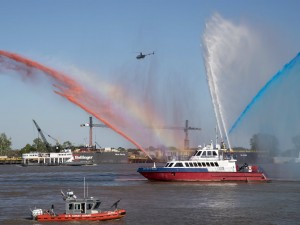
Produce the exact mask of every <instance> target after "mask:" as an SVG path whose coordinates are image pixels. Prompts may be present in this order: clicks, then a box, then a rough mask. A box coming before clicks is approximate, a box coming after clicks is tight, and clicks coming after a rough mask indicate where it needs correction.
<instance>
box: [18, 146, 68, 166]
mask: <svg viewBox="0 0 300 225" xmlns="http://www.w3.org/2000/svg"><path fill="white" fill-rule="evenodd" d="M73 159H74V157H73V153H72V151H71V149H64V150H62V151H60V152H30V153H25V154H22V162H23V164H24V165H29V164H41V165H43V164H44V165H59V164H64V163H66V162H72V161H73Z"/></svg>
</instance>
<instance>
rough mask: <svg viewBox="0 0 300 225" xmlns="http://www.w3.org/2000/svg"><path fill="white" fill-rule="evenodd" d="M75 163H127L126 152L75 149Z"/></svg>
mask: <svg viewBox="0 0 300 225" xmlns="http://www.w3.org/2000/svg"><path fill="white" fill-rule="evenodd" d="M73 156H74V160H75V161H80V162H84V161H89V162H91V163H92V164H96V165H99V164H103V163H128V152H127V151H125V150H119V149H114V148H105V149H97V150H89V149H77V150H75V151H74V152H73Z"/></svg>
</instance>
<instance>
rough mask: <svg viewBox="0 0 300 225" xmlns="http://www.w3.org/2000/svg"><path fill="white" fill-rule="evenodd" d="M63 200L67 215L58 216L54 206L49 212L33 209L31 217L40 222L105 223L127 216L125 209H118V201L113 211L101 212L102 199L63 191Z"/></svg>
mask: <svg viewBox="0 0 300 225" xmlns="http://www.w3.org/2000/svg"><path fill="white" fill-rule="evenodd" d="M61 194H62V196H63V200H64V201H65V213H62V214H56V213H55V212H54V206H53V205H52V206H51V209H49V210H43V209H37V208H36V209H33V210H31V217H32V219H33V220H37V221H40V222H49V221H104V220H115V219H120V218H122V217H124V216H125V215H126V210H125V209H118V203H119V202H120V200H118V201H116V202H115V203H114V204H113V205H112V206H111V209H112V208H114V210H108V211H101V210H100V209H99V207H100V204H101V201H100V199H97V198H93V197H84V198H81V199H80V198H77V197H76V195H75V194H74V192H73V191H68V192H66V194H65V193H64V192H63V191H61Z"/></svg>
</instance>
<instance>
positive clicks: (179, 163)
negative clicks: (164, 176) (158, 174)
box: [175, 162, 183, 167]
mask: <svg viewBox="0 0 300 225" xmlns="http://www.w3.org/2000/svg"><path fill="white" fill-rule="evenodd" d="M175 167H183V164H182V163H181V162H178V163H176V165H175Z"/></svg>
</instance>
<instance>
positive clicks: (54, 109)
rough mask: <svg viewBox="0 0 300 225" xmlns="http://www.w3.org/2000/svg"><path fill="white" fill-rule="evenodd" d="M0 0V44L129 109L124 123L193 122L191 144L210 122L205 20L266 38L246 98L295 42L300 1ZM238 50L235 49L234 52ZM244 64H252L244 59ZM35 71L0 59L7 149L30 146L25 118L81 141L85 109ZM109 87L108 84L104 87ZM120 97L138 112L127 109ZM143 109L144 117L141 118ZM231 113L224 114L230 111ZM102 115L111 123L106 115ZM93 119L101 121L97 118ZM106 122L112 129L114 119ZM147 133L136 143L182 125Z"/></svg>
mask: <svg viewBox="0 0 300 225" xmlns="http://www.w3.org/2000/svg"><path fill="white" fill-rule="evenodd" d="M0 3H1V7H0V27H1V35H0V43H1V48H0V49H1V50H4V51H8V52H13V53H17V54H19V55H22V56H24V57H27V58H29V59H32V60H34V61H37V62H39V63H41V64H43V65H46V66H49V67H51V68H53V69H55V70H57V71H62V72H63V73H65V74H68V76H70V77H72V78H74V79H76V80H77V81H78V82H79V83H82V85H84V86H85V87H88V88H90V90H91V91H92V92H93V93H95V95H97V94H99V93H100V94H99V95H101V97H102V99H104V101H107V102H108V104H112V105H114V104H115V102H118V106H117V107H115V108H114V109H115V110H116V112H115V113H116V114H117V115H119V116H120V117H122V115H123V114H124V115H126V117H127V115H129V116H130V121H131V123H132V124H134V123H141V125H140V126H139V128H140V127H142V125H143V122H144V120H147V124H148V125H149V123H150V124H151V125H153V126H174V127H175V126H176V127H183V126H184V125H185V120H189V125H190V126H191V127H199V128H202V130H201V131H190V132H189V137H190V141H191V143H190V145H191V146H197V145H199V144H203V143H205V142H206V143H208V142H210V140H211V139H213V138H214V137H215V127H216V124H217V122H216V117H215V114H214V109H213V104H212V99H211V96H210V91H209V85H208V82H207V74H206V68H205V62H204V50H203V43H202V41H203V35H204V34H205V32H207V27H206V24H207V23H208V21H210V20H211V19H212V18H214V16H215V15H219V16H220V17H221V18H222V19H221V21H227V22H228V23H231V24H234V25H235V26H239V25H241V26H245V27H248V28H249V30H250V31H252V30H254V31H255V32H257V33H258V34H259V37H260V38H261V40H262V43H267V44H265V45H263V47H264V48H266V52H268V54H266V55H268V56H270V57H269V58H268V67H267V68H268V69H267V70H265V71H264V74H263V75H255V74H253V75H252V76H253V79H252V81H256V80H261V82H259V85H258V86H257V87H256V88H255V89H254V91H251V92H249V93H251V95H250V94H249V96H254V95H255V93H256V92H257V91H258V90H259V87H262V86H263V84H264V82H266V81H267V80H268V79H270V78H271V77H272V76H273V75H274V74H275V73H276V71H278V70H279V69H281V68H282V67H283V65H284V64H286V63H288V62H289V61H290V60H291V59H292V58H293V57H295V56H296V54H297V53H298V51H299V49H300V42H299V40H300V28H299V26H298V21H300V14H299V12H298V9H299V8H300V3H299V1H296V0H295V1H291V0H288V1H283V0H282V1H271V0H270V1H268V0H265V1H256V0H251V1H247V0H246V1H235V0H228V1H221V0H215V1H214V0H212V1H200V0H198V1H176V0H175V1H174V0H172V1H169V0H165V1H158V0H157V1H154V0H153V1H143V0H140V1H138V0H128V1H121V0H119V1H118V0H110V1H108V0H107V1H104V0H94V1H93V0H84V1H81V0H75V1H71V0H60V1H58V0H54V1H53V0H51V1H50V0H43V1H39V0H27V1H17V0H9V1H5V0H0ZM220 23H221V22H220ZM256 47H257V46H256ZM254 49H256V48H254ZM152 51H154V52H155V54H154V55H150V56H147V57H146V58H145V59H143V60H137V59H136V58H135V57H136V55H137V54H138V53H139V52H143V53H149V52H152ZM239 53H240V54H241V55H243V52H242V51H240V52H239ZM260 53H261V52H257V55H259V54H260ZM253 54H254V55H255V52H254V53H253ZM237 56H239V55H238V54H237ZM224 57H225V58H226V53H225V55H224ZM270 62H271V63H270ZM248 66H249V65H248ZM252 66H253V67H255V65H254V64H253V63H252ZM260 66H263V64H260ZM257 68H259V67H257ZM38 76H39V78H38V79H34V80H31V79H26V77H24V76H20V75H19V74H18V73H17V72H11V71H6V70H4V69H3V68H1V67H0V93H1V107H0V113H1V117H0V133H5V134H6V135H7V136H8V137H10V138H11V141H12V143H13V145H12V147H13V148H22V147H24V146H25V145H26V144H27V143H29V144H32V140H33V139H35V138H36V137H37V136H38V133H37V130H36V128H35V127H34V124H33V122H32V120H33V119H34V120H35V121H36V122H37V123H38V124H39V126H40V127H41V129H42V130H43V132H44V133H45V134H46V135H48V134H49V135H51V136H53V137H55V138H56V139H58V140H59V141H60V142H64V141H71V142H72V143H73V144H75V145H81V144H87V143H88V128H87V127H80V124H82V123H87V122H88V119H89V116H90V115H91V114H90V113H88V112H86V111H84V110H83V109H81V108H80V107H78V106H76V105H74V104H72V103H71V102H69V101H68V100H66V99H65V98H63V97H61V96H59V95H57V94H55V93H54V92H53V90H54V87H53V83H52V81H51V80H49V79H48V78H45V76H43V75H42V74H40V75H38ZM255 76H263V77H264V79H259V77H258V78H257V77H255ZM254 83H255V82H254ZM108 87H110V88H113V90H115V92H113V93H112V92H109V91H105V90H107V89H108ZM117 90H125V91H124V92H120V93H119V92H117ZM101 91H103V92H101ZM98 92H99V93H98ZM114 93H115V94H114ZM116 93H118V96H116V95H117V94H116ZM248 98H249V99H247V100H245V102H244V103H243V104H241V107H239V109H238V111H237V112H239V111H241V110H242V109H243V106H246V105H247V103H248V102H249V100H250V99H251V97H248ZM128 99H130V100H132V101H134V102H135V104H136V105H135V106H137V107H140V108H141V109H143V110H142V111H139V113H133V112H132V111H131V108H130V107H131V106H132V105H130V106H129V105H128V103H127V101H128ZM122 106H123V107H122ZM101 110H104V109H101ZM101 110H100V111H101ZM152 110H153V112H152ZM149 111H151V113H149ZM148 113H149V114H150V115H147V119H145V117H146V116H145V115H144V116H141V114H148ZM100 114H101V112H100ZM238 114H239V113H235V114H233V115H234V118H235V117H236V116H238ZM129 116H128V117H129ZM150 117H151V119H149V118H150ZM141 118H142V119H141ZM234 118H233V119H231V120H232V121H233V120H234ZM106 120H107V121H108V122H111V123H114V121H112V118H109V117H108V118H106ZM150 120H151V121H150ZM149 121H150V122H149ZM94 122H95V123H101V122H100V121H99V120H97V119H96V118H95V119H94ZM114 125H115V126H116V127H118V124H117V123H114ZM136 126H137V125H133V126H132V129H131V130H126V129H124V132H126V133H128V135H129V136H132V137H134V138H135V140H137V141H138V142H139V141H140V140H141V139H147V137H148V132H145V133H143V132H141V131H140V130H138V129H137V127H136ZM228 126H229V125H228ZM93 131H94V135H93V138H94V140H96V141H97V143H99V144H100V145H101V146H102V147H133V144H132V143H130V142H129V141H128V140H126V139H125V138H124V137H122V136H120V135H119V134H117V133H116V132H114V131H113V130H111V129H107V128H94V130H93ZM137 133H139V134H141V135H140V136H139V135H138V134H137ZM154 136H155V138H153V139H152V138H149V140H148V141H145V140H143V141H142V140H141V143H142V144H143V145H145V146H146V145H151V143H152V141H153V145H155V144H165V145H166V146H177V147H182V146H180V145H183V139H184V132H183V130H161V131H157V132H156V133H155V135H154ZM157 136H160V137H159V138H158V137H157ZM46 137H47V136H46ZM47 139H48V141H49V142H50V143H52V144H54V142H53V140H51V139H50V138H48V137H47ZM158 139H159V140H160V141H158ZM154 140H155V141H154Z"/></svg>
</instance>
